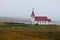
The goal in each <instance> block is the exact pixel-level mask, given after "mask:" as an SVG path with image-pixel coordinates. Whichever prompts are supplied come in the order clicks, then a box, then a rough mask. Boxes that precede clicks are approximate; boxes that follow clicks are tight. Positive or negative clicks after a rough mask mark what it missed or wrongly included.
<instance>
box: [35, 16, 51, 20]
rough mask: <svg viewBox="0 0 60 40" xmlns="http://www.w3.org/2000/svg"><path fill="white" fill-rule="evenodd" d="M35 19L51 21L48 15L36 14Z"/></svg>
mask: <svg viewBox="0 0 60 40" xmlns="http://www.w3.org/2000/svg"><path fill="white" fill-rule="evenodd" d="M35 21H51V19H48V18H47V17H44V16H40V17H39V16H36V17H35Z"/></svg>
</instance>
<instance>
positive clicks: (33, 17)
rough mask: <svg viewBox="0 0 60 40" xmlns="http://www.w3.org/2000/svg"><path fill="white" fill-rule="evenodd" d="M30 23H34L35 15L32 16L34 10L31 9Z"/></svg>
mask: <svg viewBox="0 0 60 40" xmlns="http://www.w3.org/2000/svg"><path fill="white" fill-rule="evenodd" d="M31 22H32V24H34V23H35V14H34V8H32V14H31Z"/></svg>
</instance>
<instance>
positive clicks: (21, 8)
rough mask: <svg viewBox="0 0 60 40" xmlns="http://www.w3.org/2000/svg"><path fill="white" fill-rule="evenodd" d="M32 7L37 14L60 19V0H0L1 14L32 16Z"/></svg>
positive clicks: (7, 15)
mask: <svg viewBox="0 0 60 40" xmlns="http://www.w3.org/2000/svg"><path fill="white" fill-rule="evenodd" d="M32 8H34V11H35V15H36V16H48V18H51V19H52V20H60V0H0V16H3V17H14V18H15V17H16V18H30V15H31V12H32Z"/></svg>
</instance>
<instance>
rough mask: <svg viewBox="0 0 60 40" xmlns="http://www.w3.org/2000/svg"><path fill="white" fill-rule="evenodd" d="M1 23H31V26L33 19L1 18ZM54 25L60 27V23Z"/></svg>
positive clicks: (55, 22) (56, 22)
mask: <svg viewBox="0 0 60 40" xmlns="http://www.w3.org/2000/svg"><path fill="white" fill-rule="evenodd" d="M0 22H15V23H26V24H28V23H29V24H31V19H28V18H10V17H0ZM52 23H54V24H58V25H60V21H52Z"/></svg>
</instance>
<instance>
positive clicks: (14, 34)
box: [0, 25, 60, 40]
mask: <svg viewBox="0 0 60 40" xmlns="http://www.w3.org/2000/svg"><path fill="white" fill-rule="evenodd" d="M0 40H60V26H59V25H20V26H11V25H7V26H1V27H0Z"/></svg>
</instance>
